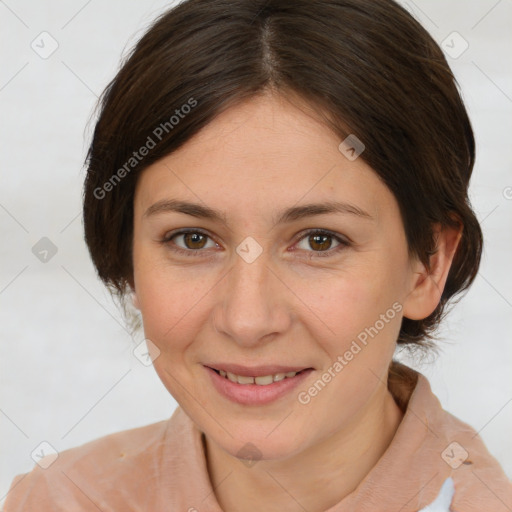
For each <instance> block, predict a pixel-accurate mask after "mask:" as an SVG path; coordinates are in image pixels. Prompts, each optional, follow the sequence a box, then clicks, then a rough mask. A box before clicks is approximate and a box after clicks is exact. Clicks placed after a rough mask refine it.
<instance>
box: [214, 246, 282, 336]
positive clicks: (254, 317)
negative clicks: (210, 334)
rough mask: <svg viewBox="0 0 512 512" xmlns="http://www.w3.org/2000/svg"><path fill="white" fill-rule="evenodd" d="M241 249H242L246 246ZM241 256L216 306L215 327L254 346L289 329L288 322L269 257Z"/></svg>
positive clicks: (235, 263)
mask: <svg viewBox="0 0 512 512" xmlns="http://www.w3.org/2000/svg"><path fill="white" fill-rule="evenodd" d="M240 247H241V248H242V249H243V248H244V246H243V244H241V246H240ZM240 247H239V250H240ZM249 248H250V246H249ZM250 250H252V249H251V248H250ZM241 254H242V255H239V254H236V255H235V259H234V262H233V267H232V268H231V271H230V272H229V274H228V278H227V279H226V281H225V288H224V290H223V293H222V300H221V301H220V302H219V303H218V304H217V305H216V308H218V310H217V311H216V314H215V315H214V318H216V324H215V328H216V330H217V332H221V333H224V334H225V335H227V336H229V337H230V338H232V339H233V340H234V341H236V342H237V343H239V344H243V345H254V344H257V343H258V342H260V340H261V339H262V338H263V337H264V336H267V335H269V334H273V333H277V332H279V331H282V330H283V329H286V327H287V321H288V320H287V314H286V309H285V305H284V303H281V297H282V295H281V292H282V290H281V292H280V291H279V289H278V288H279V284H278V283H279V280H278V279H276V277H275V276H274V274H273V271H272V270H271V269H270V263H271V262H270V261H269V259H268V257H267V255H266V254H265V253H263V252H261V253H260V254H259V255H258V256H257V257H256V258H255V259H252V258H246V257H244V253H243V252H242V253H241ZM253 255H254V254H253Z"/></svg>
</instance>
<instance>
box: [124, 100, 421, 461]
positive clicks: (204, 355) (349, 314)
mask: <svg viewBox="0 0 512 512" xmlns="http://www.w3.org/2000/svg"><path fill="white" fill-rule="evenodd" d="M192 115H193V114H192ZM315 119H316V118H315V116H314V113H311V114H310V115H308V114H305V113H304V112H303V111H301V110H299V109H297V108H296V107H294V106H292V105H291V104H290V103H288V102H287V101H286V100H284V99H283V98H281V97H279V96H270V95H266V96H262V97H258V98H254V99H252V100H250V101H248V102H246V103H244V104H242V105H240V106H237V107H233V108H231V109H230V110H228V111H226V112H225V113H223V114H222V115H220V116H219V117H217V118H216V119H215V120H214V121H213V122H211V123H210V124H209V125H208V126H207V127H206V128H205V129H203V130H202V131H201V132H200V133H199V134H198V135H196V136H195V137H194V138H193V139H191V140H190V141H189V142H188V143H187V144H185V145H184V146H182V147H181V148H180V149H179V150H178V151H176V152H174V153H173V154H171V155H169V156H167V157H165V158H163V159H161V160H160V161H158V162H157V163H155V164H153V165H152V166H150V167H148V168H147V169H146V170H145V171H144V172H143V173H142V175H141V176H140V179H139V182H138V185H137V189H136V196H135V212H134V241H133V258H134V283H135V292H136V297H137V301H138V306H139V308H140V310H141V313H142V317H143V321H144V331H145V336H146V338H147V339H149V340H151V342H152V343H153V344H154V345H156V346H157V347H158V349H159V351H160V353H159V355H158V357H157V358H156V359H155V360H154V366H155V369H156V371H157V373H158V375H159V377H160V378H161V380H162V382H163V383H164V385H165V386H166V388H167V389H168V390H169V392H170V393H171V394H172V395H173V396H174V397H175V399H176V400H177V401H178V403H179V404H180V405H181V406H182V407H183V409H184V410H185V411H186V412H187V414H188V415H189V416H190V417H191V418H192V419H193V420H194V422H195V423H196V424H197V425H198V426H199V428H200V429H201V430H202V431H203V432H205V433H206V435H207V437H208V438H210V439H212V440H213V441H214V442H216V443H217V444H218V445H219V446H221V447H222V448H224V449H225V450H226V451H227V452H228V453H231V454H232V455H235V456H236V455H237V454H238V455H239V456H242V457H245V456H247V457H251V456H253V457H255V458H259V457H261V458H264V459H273V458H281V457H287V456H291V455H293V454H297V453H299V452H300V451H302V450H305V449H307V448H308V447H312V446H313V445H315V444H316V443H320V442H321V441H322V440H325V439H327V437H328V436H330V435H332V434H334V433H336V432H339V431H340V430H341V429H343V428H344V427H347V426H348V425H349V424H350V422H351V421H353V420H354V418H356V417H359V418H360V417H361V415H363V414H365V412H366V411H367V410H368V408H371V407H378V406H379V403H378V400H376V397H377V396H380V397H382V394H380V395H379V394H378V391H382V390H383V389H384V388H385V386H386V378H387V370H388V365H389V362H390V360H391V358H392V355H393V352H394V347H395V341H396V338H397V335H398V332H399V329H400V323H401V318H402V314H403V312H402V307H403V306H404V302H405V301H406V300H407V296H408V294H409V292H410V291H411V289H412V287H413V282H414V272H413V271H412V266H411V264H410V261H409V257H408V251H407V243H406V238H405V233H404V229H403V225H402V221H401V217H400V214H399V209H398V205H397V202H396V200H395V199H394V196H393V195H392V193H391V192H390V191H389V190H388V188H387V187H386V186H385V185H384V184H383V183H382V182H381V181H380V180H379V178H378V177H377V175H376V174H375V172H374V171H372V169H371V168H370V167H369V166H368V165H367V164H365V163H364V162H363V160H362V159H361V158H356V159H353V158H354V156H355V154H354V155H352V154H351V152H348V153H345V154H344V153H342V152H341V151H340V149H339V145H340V143H341V142H342V141H341V140H339V139H338V138H337V137H336V136H335V135H334V134H333V133H332V132H331V131H329V130H328V129H327V128H326V127H325V126H324V125H323V124H321V123H320V122H319V121H317V120H315ZM346 155H348V156H350V157H351V158H350V159H349V158H347V156H346ZM185 203H187V205H185ZM334 203H336V204H338V208H337V209H336V211H334V209H332V211H327V210H331V206H330V205H332V204H334ZM188 204H190V205H188ZM192 204H193V205H195V206H192ZM311 205H316V206H314V207H313V206H311ZM212 212H217V216H216V217H215V216H213V215H212ZM184 231H187V232H188V234H187V233H183V232H184ZM311 231H312V233H311ZM315 231H316V232H315ZM215 370H217V371H215ZM221 370H222V371H223V372H227V371H229V373H230V375H229V376H230V377H231V379H233V380H236V382H232V381H231V380H229V379H228V378H227V377H224V376H222V375H220V371H221ZM298 371H301V372H300V373H298V374H296V375H295V376H292V375H293V373H290V372H298ZM286 373H288V374H289V377H286V376H285V374H286ZM231 374H233V375H231ZM234 375H235V376H234ZM236 375H238V376H239V377H240V379H239V378H238V377H237V376H236ZM269 375H272V378H271V377H270V376H269ZM265 376H267V377H266V378H265ZM251 377H252V378H254V377H259V379H257V381H256V380H253V379H251ZM239 380H240V382H239ZM247 382H249V384H247ZM250 382H253V383H252V384H251V383H250ZM269 382H272V383H271V384H269ZM248 443H251V444H248ZM254 447H255V448H254ZM251 452H255V453H254V454H252V453H251Z"/></svg>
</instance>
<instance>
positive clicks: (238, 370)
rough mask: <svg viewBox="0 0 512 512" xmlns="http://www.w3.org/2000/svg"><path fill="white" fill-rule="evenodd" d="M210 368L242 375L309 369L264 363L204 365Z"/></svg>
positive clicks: (254, 375) (306, 368) (262, 374)
mask: <svg viewBox="0 0 512 512" xmlns="http://www.w3.org/2000/svg"><path fill="white" fill-rule="evenodd" d="M205 366H207V367H209V368H211V369H212V370H223V371H225V372H229V373H234V374H235V375H240V376H242V377H263V376H264V375H275V374H276V373H288V372H300V371H301V370H309V369H310V368H311V367H308V366H281V365H264V366H251V367H249V366H242V365H239V364H232V363H215V364H207V365H205Z"/></svg>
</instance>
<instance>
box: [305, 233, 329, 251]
mask: <svg viewBox="0 0 512 512" xmlns="http://www.w3.org/2000/svg"><path fill="white" fill-rule="evenodd" d="M308 243H309V245H310V247H311V248H312V249H315V250H318V251H327V250H329V249H330V248H331V245H332V236H330V235H309V237H308Z"/></svg>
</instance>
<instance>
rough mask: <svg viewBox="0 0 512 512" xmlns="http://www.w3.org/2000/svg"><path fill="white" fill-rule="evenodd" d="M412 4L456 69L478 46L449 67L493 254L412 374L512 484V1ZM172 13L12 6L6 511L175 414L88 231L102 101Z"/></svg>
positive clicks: (0, 278)
mask: <svg viewBox="0 0 512 512" xmlns="http://www.w3.org/2000/svg"><path fill="white" fill-rule="evenodd" d="M403 3H404V4H405V5H406V6H407V8H408V9H409V10H410V11H411V12H413V13H414V14H415V16H416V17H417V18H418V19H419V20H420V21H421V22H422V24H423V25H424V26H425V27H426V28H427V30H429V32H430V33H431V34H432V35H433V37H434V38H435V39H436V40H437V41H438V42H439V43H442V41H446V42H445V48H446V49H447V50H448V51H450V52H452V54H455V52H457V53H459V52H460V51H461V50H462V49H463V48H464V47H463V46H462V45H463V44H464V42H463V40H461V39H459V38H458V36H456V35H455V36H454V35H453V34H452V33H453V32H454V31H456V32H458V33H459V34H460V35H461V36H462V37H463V38H464V40H465V41H467V43H468V44H469V47H468V49H467V50H466V51H465V52H464V53H463V54H462V55H460V56H458V57H457V58H453V56H452V57H448V58H449V61H450V64H451V65H452V68H453V70H454V73H455V75H456V77H457V79H458V81H459V83H460V85H461V88H462V91H463V96H464V99H465V101H466V104H467V107H468V110H469V113H470V116H471V118H472V121H473V125H474V129H475V134H476V139H477V145H478V146H477V155H478V157H477V165H476V169H475V175H474V179H473V182H472V187H471V197H472V201H473V204H474V207H475V210H476V212H477V214H478V217H479V219H480V221H481V222H482V226H483V229H484V233H485V241H486V247H485V254H484V260H483V263H482V267H481V271H480V274H479V277H478V278H477V279H476V282H475V283H474V285H473V287H472V289H471V290H470V292H469V293H468V295H467V296H466V298H465V299H463V301H462V302H461V303H460V304H458V305H457V306H456V308H455V309H454V310H453V312H452V313H451V315H450V316H449V317H448V320H447V322H446V324H445V326H444V327H443V329H442V331H441V332H440V334H441V336H442V338H443V342H442V344H441V347H442V352H441V355H440V357H439V358H438V359H437V360H436V361H435V362H434V361H432V360H426V361H423V362H419V361H417V362H414V363H412V364H413V366H415V367H416V368H417V369H419V370H420V371H421V372H423V373H424V374H425V375H426V376H427V377H428V378H429V379H430V382H431V385H432V388H433V390H434V392H435V393H436V394H437V396H438V397H439V399H440V400H441V403H442V404H443V406H444V407H445V409H447V410H448V411H450V412H451V413H452V414H454V415H456V416H457V417H459V418H460V419H462V420H463V421H465V422H467V423H469V424H470V425H472V426H473V427H474V428H475V429H476V430H478V431H480V434H481V436H482V437H483V439H484V441H485V443H486V444H487V447H488V448H489V450H490V452H491V453H492V454H493V455H494V456H495V457H496V458H497V459H498V460H499V461H500V463H501V464H502V465H503V467H504V468H505V470H506V472H507V474H508V475H509V477H512V436H511V435H510V432H511V431H512V430H511V426H512V377H511V369H512V343H511V334H510V333H511V330H512V276H511V272H510V256H511V254H512V241H511V240H512V236H511V234H512V173H511V160H512V158H511V156H512V154H511V150H510V148H511V145H512V144H511V142H510V134H511V133H512V115H511V114H512V61H511V59H510V57H509V56H510V45H511V39H512V37H511V33H510V27H511V26H512V1H511V0H501V1H496V0H478V1H476V0H473V1H467V0H459V1H450V2H446V1H442V0H436V1H431V0H415V1H414V2H413V1H408V2H403ZM169 5H170V3H169V2H163V1H149V0H145V1H140V0H139V1H135V0H129V1H127V0H122V1H121V0H109V1H108V2H106V1H104V2H100V1H99V0H92V1H91V0H90V1H88V2H85V1H82V0H73V1H67V2H65V1H63V0H60V1H39V2H36V1H22V0H6V1H0V45H1V46H0V47H1V48H2V58H1V66H0V104H1V120H2V121H1V123H0V141H1V167H0V172H1V187H0V226H1V228H0V233H1V238H2V241H1V245H0V251H1V267H0V325H1V329H0V335H1V345H0V350H1V354H0V364H1V374H0V378H1V382H0V443H1V456H0V502H1V500H2V499H3V498H4V496H5V494H6V493H7V491H8V486H9V484H10V482H11V480H12V478H13V477H14V475H16V474H18V473H22V472H27V471H29V470H30V469H31V468H32V467H33V466H34V461H33V460H32V458H31V453H32V452H33V450H34V449H35V448H36V447H37V446H38V445H39V444H40V443H41V442H42V441H47V442H49V443H50V444H51V445H53V446H54V447H55V449H56V450H58V451H60V450H63V449H66V448H70V447H73V446H77V445H79V444H82V443H84V442H86V441H89V440H91V439H94V438H97V437H100V436H103V435H106V434H109V433H112V432H117V431H120V430H124V429H128V428H134V427H137V426H142V425H146V424H148V423H152V422H155V421H159V420H162V419H165V418H167V417H169V416H170V415H171V413H172V411H173V410H174V408H175V406H176V403H175V401H174V400H173V398H172V397H171V396H170V395H169V394H168V393H167V391H166V390H165V389H164V387H163V385H162V384H161V383H160V381H159V379H158V377H157V376H156V374H155V372H154V370H153V369H152V367H146V366H144V365H143V364H141V362H140V361H139V360H138V359H137V358H136V357H134V355H133V349H134V347H135V346H136V345H137V343H139V342H140V341H141V340H142V339H143V336H142V334H140V335H139V336H138V338H136V339H134V340H133V339H131V338H130V336H129V334H128V333H127V331H126V329H125V327H124V324H123V321H122V317H121V315H120V313H119V311H118V310H117V309H116V307H115V305H114V304H113V302H112V301H111V299H110V297H109V295H108V292H107V291H106V290H105V289H104V288H103V287H102V285H101V284H100V282H99V281H98V280H97V278H96V276H95V273H94V270H93V267H92V264H91V262H90V261H89V257H88V253H87V250H86V247H85V244H84V242H83V239H82V224H81V218H80V210H81V204H80V201H81V187H82V181H83V177H84V173H83V170H82V163H83V159H84V157H85V151H86V147H87V143H88V142H89V140H90V134H91V125H90V124H89V127H88V128H87V129H86V125H87V121H88V120H89V118H90V116H91V114H92V109H93V107H94V105H95V102H96V99H97V96H98V95H99V94H100V93H101V91H102V90H103V88H104V87H105V86H106V84H107V83H108V81H109V80H110V79H111V78H112V77H113V76H114V74H115V72H116V70H117V69H118V65H119V60H120V57H121V55H123V54H124V52H126V50H127V49H129V48H130V47H131V46H132V45H133V44H134V43H135V41H136V40H137V39H138V38H139V37H140V36H141V35H142V33H143V32H144V30H145V29H146V27H147V26H148V24H149V23H150V22H151V20H152V19H153V18H154V17H155V16H156V15H157V14H158V13H160V12H161V11H162V9H163V8H165V7H166V6H169ZM43 31H46V32H48V33H49V34H51V38H53V39H54V40H55V41H56V42H57V44H58V48H57V49H56V51H55V52H54V53H53V54H52V55H50V56H47V55H44V56H45V57H47V58H42V57H41V56H40V54H41V53H44V52H45V51H46V52H48V51H49V50H50V49H51V45H52V44H55V43H53V42H52V39H50V36H47V35H43V36H40V34H41V32H43ZM447 38H448V39H447ZM33 41H34V43H33V45H34V46H35V48H36V49H37V51H38V52H39V54H38V53H37V52H36V51H35V50H34V49H33V48H32V47H31V44H32V42H33ZM450 47H451V48H450ZM446 143H447V144H450V141H446ZM42 237H47V238H49V239H50V240H51V241H52V243H53V244H54V245H55V246H56V248H57V253H56V254H55V255H53V256H52V257H50V256H51V253H49V254H48V261H47V262H46V263H45V262H42V261H40V260H39V259H38V258H37V257H36V256H35V255H34V254H33V252H32V247H33V246H34V245H35V244H36V243H38V241H39V240H40V239H41V238H42ZM507 262H508V263H507Z"/></svg>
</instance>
